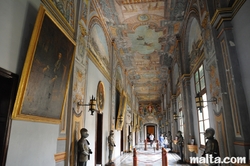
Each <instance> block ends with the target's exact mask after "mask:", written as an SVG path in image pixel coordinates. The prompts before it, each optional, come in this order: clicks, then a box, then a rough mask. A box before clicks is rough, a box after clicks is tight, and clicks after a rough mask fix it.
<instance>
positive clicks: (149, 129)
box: [147, 125, 156, 142]
mask: <svg viewBox="0 0 250 166" xmlns="http://www.w3.org/2000/svg"><path fill="white" fill-rule="evenodd" d="M150 134H153V135H154V136H155V138H156V135H155V126H153V125H148V126H147V142H150V139H149V135H150Z"/></svg>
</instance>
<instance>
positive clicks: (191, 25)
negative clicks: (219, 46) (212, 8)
mask: <svg viewBox="0 0 250 166" xmlns="http://www.w3.org/2000/svg"><path fill="white" fill-rule="evenodd" d="M185 25H186V27H184V29H185V30H184V35H183V36H185V38H184V40H183V42H184V43H183V47H184V48H183V50H184V51H183V54H182V60H183V69H184V73H185V74H189V73H190V57H189V55H190V54H189V53H190V52H189V51H190V47H192V43H193V42H196V41H197V38H200V39H201V38H202V37H201V26H200V19H199V14H198V10H196V9H195V8H192V9H191V11H190V12H189V14H188V19H187V21H186V23H185ZM194 29H196V30H198V31H199V32H200V34H198V33H197V32H196V31H195V30H194ZM194 34H196V35H199V37H197V36H192V35H194Z"/></svg>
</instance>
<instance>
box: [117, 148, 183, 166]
mask: <svg viewBox="0 0 250 166" xmlns="http://www.w3.org/2000/svg"><path fill="white" fill-rule="evenodd" d="M161 155H162V152H161V149H160V150H157V151H154V150H153V148H152V147H149V148H148V150H147V151H144V150H143V149H138V150H137V161H138V162H137V163H138V166H161V165H162V158H161ZM167 158H168V165H169V166H184V165H185V166H187V165H188V164H177V161H178V160H180V157H179V156H178V155H177V154H175V153H167ZM114 163H115V165H116V166H133V153H124V154H123V155H122V156H121V157H119V158H118V159H116V160H115V161H114Z"/></svg>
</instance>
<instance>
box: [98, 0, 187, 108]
mask: <svg viewBox="0 0 250 166" xmlns="http://www.w3.org/2000/svg"><path fill="white" fill-rule="evenodd" d="M187 2H188V1H187V0H113V1H110V0H100V1H99V4H100V6H101V10H102V13H103V15H104V18H105V21H106V23H107V25H108V27H109V30H110V33H111V36H112V37H113V38H114V39H115V43H116V46H117V48H118V51H119V53H118V55H119V58H120V60H121V62H122V65H123V68H124V69H125V70H126V72H127V76H128V80H129V81H130V82H131V84H132V85H133V88H134V91H135V93H136V97H137V98H138V100H139V103H140V104H148V103H155V104H160V103H161V96H162V94H163V90H164V86H165V84H166V81H167V79H168V77H169V76H168V67H169V65H170V63H171V60H172V58H173V53H174V46H175V43H176V34H178V33H179V30H180V28H181V26H182V21H183V18H184V13H185V8H186V5H187Z"/></svg>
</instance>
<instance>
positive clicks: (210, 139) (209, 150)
mask: <svg viewBox="0 0 250 166" xmlns="http://www.w3.org/2000/svg"><path fill="white" fill-rule="evenodd" d="M214 134H215V131H214V129H213V128H208V129H206V131H205V133H204V135H205V138H206V139H207V142H206V145H205V151H204V153H203V155H202V157H206V156H207V155H212V157H213V158H212V159H215V157H219V156H220V152H219V144H218V141H217V140H216V139H215V138H214ZM208 157H209V156H208ZM210 165H213V166H215V165H218V164H210Z"/></svg>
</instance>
